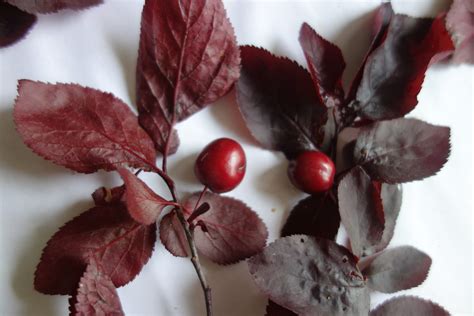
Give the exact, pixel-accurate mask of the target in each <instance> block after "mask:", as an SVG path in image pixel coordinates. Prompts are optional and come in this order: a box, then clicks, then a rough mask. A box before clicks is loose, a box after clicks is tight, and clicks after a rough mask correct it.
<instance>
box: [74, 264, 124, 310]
mask: <svg viewBox="0 0 474 316" xmlns="http://www.w3.org/2000/svg"><path fill="white" fill-rule="evenodd" d="M69 308H70V311H71V314H70V315H78V316H79V315H113V316H119V315H125V313H124V312H123V310H122V304H121V303H120V298H119V296H118V294H117V290H116V289H115V286H114V283H113V282H112V280H110V278H109V276H108V275H107V274H106V273H105V272H104V271H103V270H102V268H101V267H100V265H99V264H98V263H97V261H96V260H95V259H94V258H91V260H90V262H89V264H88V265H87V269H86V271H85V272H84V274H83V275H82V277H81V279H80V281H79V286H78V287H77V293H76V294H75V295H74V296H73V297H72V299H71V301H70V307H69Z"/></svg>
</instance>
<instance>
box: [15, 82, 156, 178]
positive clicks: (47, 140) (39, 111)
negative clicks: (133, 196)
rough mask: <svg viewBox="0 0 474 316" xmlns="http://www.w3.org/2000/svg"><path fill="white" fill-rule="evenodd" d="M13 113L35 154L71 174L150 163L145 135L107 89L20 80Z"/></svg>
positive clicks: (149, 146)
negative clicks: (67, 169) (69, 171)
mask: <svg viewBox="0 0 474 316" xmlns="http://www.w3.org/2000/svg"><path fill="white" fill-rule="evenodd" d="M13 115H14V119H15V124H16V128H17V130H18V132H19V133H20V135H21V137H22V138H23V141H24V142H25V144H27V145H28V146H29V147H30V148H31V149H32V150H33V151H34V152H35V153H37V154H38V155H40V156H41V157H43V158H45V159H47V160H51V161H53V162H54V163H56V164H58V165H61V166H64V167H67V168H70V169H72V170H75V171H77V172H83V173H91V172H95V171H97V170H99V169H104V170H115V169H117V168H119V167H121V166H131V167H136V168H144V169H150V168H152V166H154V165H155V159H156V156H155V151H154V148H153V143H152V141H151V139H150V138H149V137H148V135H147V134H146V133H145V131H144V130H142V129H141V128H140V126H139V125H138V122H137V118H136V116H135V115H134V114H133V112H132V111H131V110H130V109H129V108H128V106H127V105H126V104H124V103H123V102H122V101H120V100H119V99H117V98H115V97H114V96H113V95H112V94H110V93H105V92H101V91H98V90H95V89H91V88H84V87H81V86H79V85H75V84H46V83H42V82H34V81H29V80H20V81H19V84H18V97H17V99H16V102H15V109H14V112H13Z"/></svg>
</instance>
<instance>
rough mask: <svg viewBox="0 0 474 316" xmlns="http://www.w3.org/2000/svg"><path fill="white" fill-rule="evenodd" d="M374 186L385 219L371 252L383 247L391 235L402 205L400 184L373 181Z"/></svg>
mask: <svg viewBox="0 0 474 316" xmlns="http://www.w3.org/2000/svg"><path fill="white" fill-rule="evenodd" d="M375 186H376V188H377V189H378V190H379V191H380V197H381V198H382V204H383V214H384V219H385V227H384V230H383V235H382V239H381V240H380V242H379V243H378V244H377V245H376V246H375V248H374V249H373V251H371V252H372V253H375V252H378V251H382V250H383V249H385V248H386V247H387V246H388V244H389V243H390V241H391V240H392V237H393V232H394V231H395V224H396V223H397V218H398V214H399V213H400V208H401V206H402V195H403V194H402V186H401V184H387V183H380V182H375Z"/></svg>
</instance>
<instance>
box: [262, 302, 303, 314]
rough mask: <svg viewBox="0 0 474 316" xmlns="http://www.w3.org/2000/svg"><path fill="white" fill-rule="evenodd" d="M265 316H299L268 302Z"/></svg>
mask: <svg viewBox="0 0 474 316" xmlns="http://www.w3.org/2000/svg"><path fill="white" fill-rule="evenodd" d="M265 316H298V315H296V314H295V313H293V312H292V311H290V310H289V309H286V308H284V307H283V306H280V305H278V304H277V303H275V302H273V301H270V300H269V301H268V304H267V308H266V310H265Z"/></svg>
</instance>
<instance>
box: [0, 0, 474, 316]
mask: <svg viewBox="0 0 474 316" xmlns="http://www.w3.org/2000/svg"><path fill="white" fill-rule="evenodd" d="M379 3H380V1H375V0H363V1H362V0H361V1H357V0H351V1H349V0H346V1H330V0H321V1H291V0H288V1H277V0H273V1H272V0H270V1H264V0H261V1H256V0H255V1H237V0H236V1H225V5H226V8H227V11H228V15H229V17H230V19H231V21H232V23H233V25H234V28H235V32H236V35H237V39H238V41H239V43H240V44H254V45H258V46H263V47H265V48H267V49H269V50H271V51H272V52H274V53H276V54H283V55H287V56H289V57H291V58H294V59H296V60H298V61H299V62H300V63H303V62H304V59H303V54H302V52H301V50H300V48H299V44H298V41H297V37H298V30H299V27H300V25H301V23H302V22H303V21H307V22H309V23H310V25H312V26H313V27H314V28H315V29H316V30H317V31H318V32H319V33H320V34H322V35H323V36H325V37H326V38H328V39H329V40H331V41H333V42H335V43H336V44H338V45H339V46H340V47H341V49H342V51H343V54H344V57H345V58H346V62H347V64H348V66H347V68H346V73H345V75H344V79H345V86H346V87H347V85H348V83H349V80H350V78H351V77H352V76H353V75H354V73H355V71H356V69H357V68H358V66H359V62H360V60H361V59H362V56H363V55H364V53H365V51H366V49H367V46H368V42H369V30H370V25H371V18H372V14H373V9H375V8H376V7H377V5H378V4H379ZM142 4H143V1H135V0H106V4H105V5H102V6H100V7H96V8H93V9H90V10H85V11H82V12H70V11H66V12H62V13H59V14H52V15H47V16H46V15H45V16H40V17H39V21H38V23H37V25H36V27H35V28H34V29H33V30H32V32H31V33H30V34H29V36H28V37H27V38H26V39H25V40H23V41H21V42H20V43H18V44H16V45H14V46H11V47H9V48H7V49H3V50H0V208H1V217H0V229H1V235H0V236H1V239H0V249H1V254H0V258H1V260H0V315H64V314H66V312H67V298H66V297H61V296H47V295H43V294H40V293H37V292H35V291H34V290H33V272H34V269H35V266H36V264H37V263H38V260H39V256H40V254H41V249H42V248H43V247H44V245H45V244H46V242H47V240H48V239H49V238H50V236H51V235H52V234H53V233H54V232H55V231H56V230H57V229H58V227H59V226H61V225H62V224H63V223H64V222H66V221H68V220H70V219H71V218H72V217H73V216H75V215H78V214H79V213H81V212H83V211H84V210H86V209H87V208H89V207H90V206H91V205H92V203H91V200H90V197H89V195H90V193H91V192H92V191H93V190H94V189H96V188H97V187H100V186H103V185H107V186H112V185H116V184H118V183H119V182H120V180H119V177H118V176H117V175H116V174H114V173H104V172H101V173H98V174H94V175H80V174H74V173H73V172H70V171H68V170H66V169H64V168H61V167H58V166H55V165H53V164H51V163H50V162H47V161H44V160H43V159H41V158H39V157H38V156H36V155H35V154H33V153H32V152H31V151H30V150H29V149H28V148H27V147H26V146H25V145H23V144H22V142H21V140H20V138H19V136H18V134H17V133H16V132H15V130H14V126H13V123H12V106H13V101H14V99H15V95H16V82H17V80H18V79H22V78H28V79H33V80H41V81H48V82H75V83H79V84H82V85H85V86H90V87H93V88H97V89H101V90H103V91H110V92H112V93H114V94H115V95H116V96H117V97H119V98H121V99H122V100H124V101H125V102H126V103H128V104H130V105H133V104H134V80H135V79H134V78H135V64H136V57H137V45H138V39H139V23H140V13H141V8H142ZM447 5H448V3H447V1H435V0H426V1H425V0H416V1H408V0H405V1H393V6H394V9H395V11H397V12H403V13H409V14H412V15H416V16H427V15H434V14H436V13H437V12H439V10H441V9H443V8H446V7H447ZM472 91H473V68H472V67H469V66H451V67H434V68H432V69H431V70H430V71H429V72H428V73H427V76H426V80H425V83H424V86H423V89H422V91H421V93H420V95H419V105H418V107H417V108H416V110H415V111H413V113H411V114H410V116H413V117H418V118H421V119H424V120H426V121H428V122H430V123H433V124H442V125H448V126H450V127H451V128H452V152H451V157H450V160H449V162H448V163H447V164H446V166H445V167H444V168H443V170H442V171H441V172H440V173H439V174H438V175H436V176H435V177H432V178H429V179H427V180H425V181H420V182H414V183H410V184H407V185H405V186H404V199H403V206H402V211H401V215H400V218H399V220H398V224H397V227H396V231H395V237H394V239H393V241H392V244H391V245H392V246H394V245H403V244H407V245H412V246H415V247H417V248H419V249H421V250H423V251H425V252H426V253H428V254H429V255H430V256H431V257H432V258H433V265H432V268H431V271H430V274H429V276H428V278H427V280H426V281H425V283H424V284H423V285H421V286H420V287H418V288H415V289H412V290H408V291H404V292H403V293H402V292H400V293H398V294H397V295H399V294H413V295H418V296H421V297H423V298H428V299H431V300H433V301H435V302H438V303H439V304H441V305H443V306H445V307H446V308H447V309H448V310H449V311H450V312H451V313H452V314H453V315H469V314H472V282H471V281H472V245H473V244H472V212H471V211H472V177H471V173H472V139H473V138H472V127H471V126H472V106H473V96H472ZM178 130H179V133H180V136H181V147H180V149H179V152H178V154H176V155H174V156H172V158H170V167H171V168H170V169H171V170H170V171H171V175H172V176H173V177H174V178H175V179H176V181H177V184H178V186H179V190H180V191H181V192H191V191H195V190H198V189H199V188H200V186H199V184H198V182H197V181H196V179H195V177H194V175H193V172H192V167H193V163H194V159H195V157H196V155H197V153H198V152H199V151H200V150H201V148H202V147H203V146H204V145H206V144H207V143H208V142H209V141H211V140H213V139H215V138H218V137H224V136H227V137H232V138H234V139H237V140H238V141H240V142H241V143H242V144H243V146H244V149H245V151H246V153H247V157H248V172H247V175H246V177H245V179H244V181H243V183H242V184H241V185H240V186H239V187H238V188H237V189H236V190H235V191H233V192H230V193H229V194H228V195H230V196H235V197H237V198H240V199H242V200H244V201H245V202H246V203H248V204H249V205H250V206H251V207H252V208H253V209H255V210H256V211H257V212H258V213H259V215H260V216H261V217H262V218H263V220H264V221H265V223H266V224H267V226H268V228H269V231H270V241H272V240H274V239H275V238H276V237H277V236H278V231H279V228H280V226H281V225H282V223H283V221H284V219H285V218H286V216H287V213H288V211H289V210H290V209H291V207H292V206H293V205H294V204H295V203H296V202H297V201H298V200H299V199H301V198H302V197H303V196H304V195H303V194H301V193H300V192H298V191H296V190H295V189H293V188H292V186H291V185H290V183H289V181H288V180H287V177H286V164H287V162H286V160H285V159H284V157H283V156H282V155H281V154H277V153H273V152H269V151H265V150H262V149H260V148H259V147H258V146H257V145H256V143H255V142H254V141H253V140H252V138H251V137H250V135H249V133H248V132H247V130H246V128H245V127H244V125H243V122H242V120H241V118H240V117H239V114H238V111H237V109H236V105H235V102H234V100H233V97H232V96H227V97H226V98H224V99H223V100H221V101H219V102H217V104H215V105H213V106H210V107H209V108H207V109H205V110H203V111H201V112H200V113H198V114H196V115H194V116H193V117H192V118H190V119H188V120H187V121H185V122H183V123H181V124H180V125H179V126H178ZM146 179H147V180H149V183H150V184H151V185H152V186H153V187H155V188H157V189H158V190H163V188H162V185H161V184H160V181H159V179H158V177H156V176H147V177H146ZM204 266H205V269H206V274H207V277H208V279H209V282H210V284H211V286H212V289H213V298H214V309H215V314H216V315H218V316H221V315H225V316H247V315H263V314H264V309H265V304H266V299H265V298H264V296H263V295H262V294H260V293H259V291H258V290H257V288H256V287H255V286H254V284H253V282H252V280H251V279H250V276H249V274H248V272H247V266H246V264H245V262H241V263H239V264H236V265H232V266H227V267H222V266H217V265H215V264H212V263H210V262H208V261H206V260H204ZM119 295H120V297H121V300H122V304H123V308H124V310H125V312H126V313H127V314H128V315H183V316H185V315H203V313H204V304H203V299H202V293H201V289H200V287H199V284H198V282H197V278H196V276H195V273H194V270H193V268H192V265H191V263H190V262H189V261H188V260H186V259H181V258H175V257H173V256H171V255H170V254H169V253H168V252H167V251H166V250H165V249H164V247H163V246H162V245H161V244H160V243H159V242H158V243H157V245H156V249H155V252H154V254H153V257H152V259H151V260H150V262H149V263H148V264H147V265H146V267H145V268H144V270H143V271H142V273H141V274H140V275H139V276H138V277H137V278H136V279H135V280H134V281H133V282H131V283H130V284H129V285H127V286H125V287H123V288H120V289H119ZM390 296H392V295H382V294H374V295H372V298H373V299H372V305H373V306H375V305H377V304H378V303H380V302H381V301H383V300H384V299H386V298H388V297H390Z"/></svg>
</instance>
